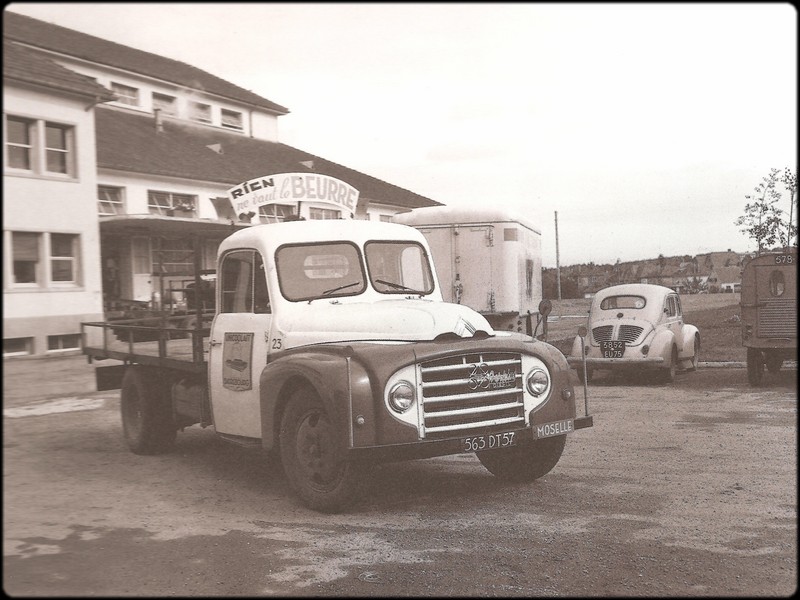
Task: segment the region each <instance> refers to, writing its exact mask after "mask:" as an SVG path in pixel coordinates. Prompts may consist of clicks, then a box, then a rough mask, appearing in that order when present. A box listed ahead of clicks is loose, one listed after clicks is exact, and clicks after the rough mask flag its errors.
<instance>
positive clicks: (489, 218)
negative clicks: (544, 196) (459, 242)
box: [392, 206, 542, 235]
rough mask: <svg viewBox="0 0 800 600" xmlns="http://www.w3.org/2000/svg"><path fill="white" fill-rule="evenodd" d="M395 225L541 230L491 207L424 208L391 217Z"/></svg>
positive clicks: (537, 231)
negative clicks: (513, 226) (499, 226)
mask: <svg viewBox="0 0 800 600" xmlns="http://www.w3.org/2000/svg"><path fill="white" fill-rule="evenodd" d="M392 219H393V220H394V222H395V223H403V224H404V225H411V226H412V227H424V226H426V225H431V226H434V225H455V224H459V225H460V224H467V223H468V224H470V225H475V224H481V223H486V224H493V223H517V224H519V225H522V226H523V227H526V228H527V229H530V230H531V231H533V232H535V233H538V234H540V235H541V233H542V232H541V230H539V228H538V227H536V226H535V225H534V224H533V223H532V222H531V221H528V220H527V219H525V218H523V217H520V216H518V215H515V214H514V213H512V212H510V211H508V210H505V209H500V208H495V207H491V206H487V207H474V208H465V207H459V206H426V207H423V208H415V209H414V210H411V211H409V212H404V213H400V214H398V215H394V216H393V217H392Z"/></svg>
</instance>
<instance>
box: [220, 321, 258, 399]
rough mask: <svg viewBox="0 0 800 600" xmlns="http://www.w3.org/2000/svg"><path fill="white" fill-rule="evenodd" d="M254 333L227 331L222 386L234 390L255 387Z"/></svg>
mask: <svg viewBox="0 0 800 600" xmlns="http://www.w3.org/2000/svg"><path fill="white" fill-rule="evenodd" d="M252 362H253V334H252V333H251V332H245V333H233V332H227V331H226V332H225V343H224V345H223V346H222V386H223V387H224V388H225V389H228V390H231V391H234V392H244V391H246V390H249V389H252V388H253V364H252Z"/></svg>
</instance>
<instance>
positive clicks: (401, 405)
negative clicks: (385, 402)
mask: <svg viewBox="0 0 800 600" xmlns="http://www.w3.org/2000/svg"><path fill="white" fill-rule="evenodd" d="M415 399H416V394H415V393H414V386H413V385H411V384H410V383H409V382H408V381H405V380H402V381H398V382H397V383H395V384H394V385H393V386H392V389H391V390H389V406H391V407H392V409H393V410H395V411H396V412H398V413H404V412H406V411H407V410H408V409H409V408H411V407H412V406H413V405H414V400H415Z"/></svg>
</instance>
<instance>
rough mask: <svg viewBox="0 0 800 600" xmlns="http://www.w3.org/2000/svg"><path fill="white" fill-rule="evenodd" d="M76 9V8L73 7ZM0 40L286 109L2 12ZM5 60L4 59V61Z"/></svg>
mask: <svg viewBox="0 0 800 600" xmlns="http://www.w3.org/2000/svg"><path fill="white" fill-rule="evenodd" d="M76 8H77V7H76ZM3 38H4V39H7V40H13V41H16V42H20V43H22V44H28V45H31V46H34V47H37V48H41V49H44V50H49V51H52V52H58V53H61V54H65V55H67V56H71V57H75V58H80V59H83V60H87V61H91V62H95V63H99V64H102V65H107V66H111V67H117V68H120V69H124V70H126V71H130V72H132V73H137V74H139V75H145V76H148V77H154V78H156V79H161V80H164V81H168V82H172V83H178V84H180V85H185V86H187V87H189V88H192V89H195V90H202V91H205V92H209V93H211V94H217V95H219V96H223V97H226V98H230V99H231V100H237V101H240V102H244V103H247V104H250V105H253V106H257V107H259V108H262V109H265V110H267V111H270V112H273V113H278V114H287V113H288V112H289V109H287V108H285V107H283V106H281V105H280V104H276V103H275V102H272V101H271V100H267V99H266V98H263V97H261V96H259V95H258V94H255V93H253V92H251V91H249V90H245V89H244V88H241V87H239V86H237V85H234V84H232V83H230V82H228V81H225V80H224V79H220V78H219V77H216V76H215V75H211V74H210V73H207V72H205V71H203V70H201V69H198V68H197V67H193V66H191V65H188V64H186V63H183V62H180V61H177V60H173V59H171V58H165V57H163V56H160V55H158V54H151V53H150V52H145V51H143V50H137V49H135V48H131V47H129V46H123V45H122V44H117V43H116V42H110V41H108V40H104V39H102V38H98V37H95V36H92V35H88V34H85V33H80V32H78V31H75V30H73V29H67V28H66V27H61V26H60V25H55V24H53V23H46V22H44V21H40V20H38V19H33V18H31V17H27V16H24V15H20V14H17V13H13V12H10V11H8V10H4V11H3ZM4 60H5V59H4Z"/></svg>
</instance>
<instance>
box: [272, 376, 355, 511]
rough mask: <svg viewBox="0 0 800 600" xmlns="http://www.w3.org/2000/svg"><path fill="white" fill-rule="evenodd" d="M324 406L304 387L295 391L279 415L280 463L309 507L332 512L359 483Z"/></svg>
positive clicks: (347, 500)
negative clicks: (280, 415) (281, 414)
mask: <svg viewBox="0 0 800 600" xmlns="http://www.w3.org/2000/svg"><path fill="white" fill-rule="evenodd" d="M337 440H338V435H337V431H336V429H335V426H334V425H333V423H332V422H331V419H330V417H329V416H328V413H327V412H326V410H325V407H324V406H323V405H322V402H321V401H320V400H319V398H318V397H317V395H316V393H315V392H314V391H313V390H311V389H310V388H308V387H303V388H299V389H297V390H295V391H294V392H293V393H292V395H291V397H290V398H289V401H288V404H287V405H286V409H285V410H284V411H283V417H282V418H281V431H280V448H281V462H282V463H283V470H284V472H285V473H286V479H287V481H288V483H289V487H290V488H291V490H292V491H293V492H294V493H295V494H296V495H297V496H298V497H299V498H300V499H301V500H302V501H303V502H304V503H305V504H306V505H307V506H308V507H309V508H312V509H314V510H318V511H320V512H326V513H333V512H338V511H340V510H342V509H344V508H345V507H347V506H348V505H349V504H350V503H351V502H352V500H353V498H354V497H355V494H356V491H357V490H358V487H359V484H360V482H361V479H362V477H361V472H360V469H358V465H356V464H354V463H353V462H350V461H348V460H346V459H345V457H344V456H343V449H342V447H341V445H340V444H338V443H337Z"/></svg>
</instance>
